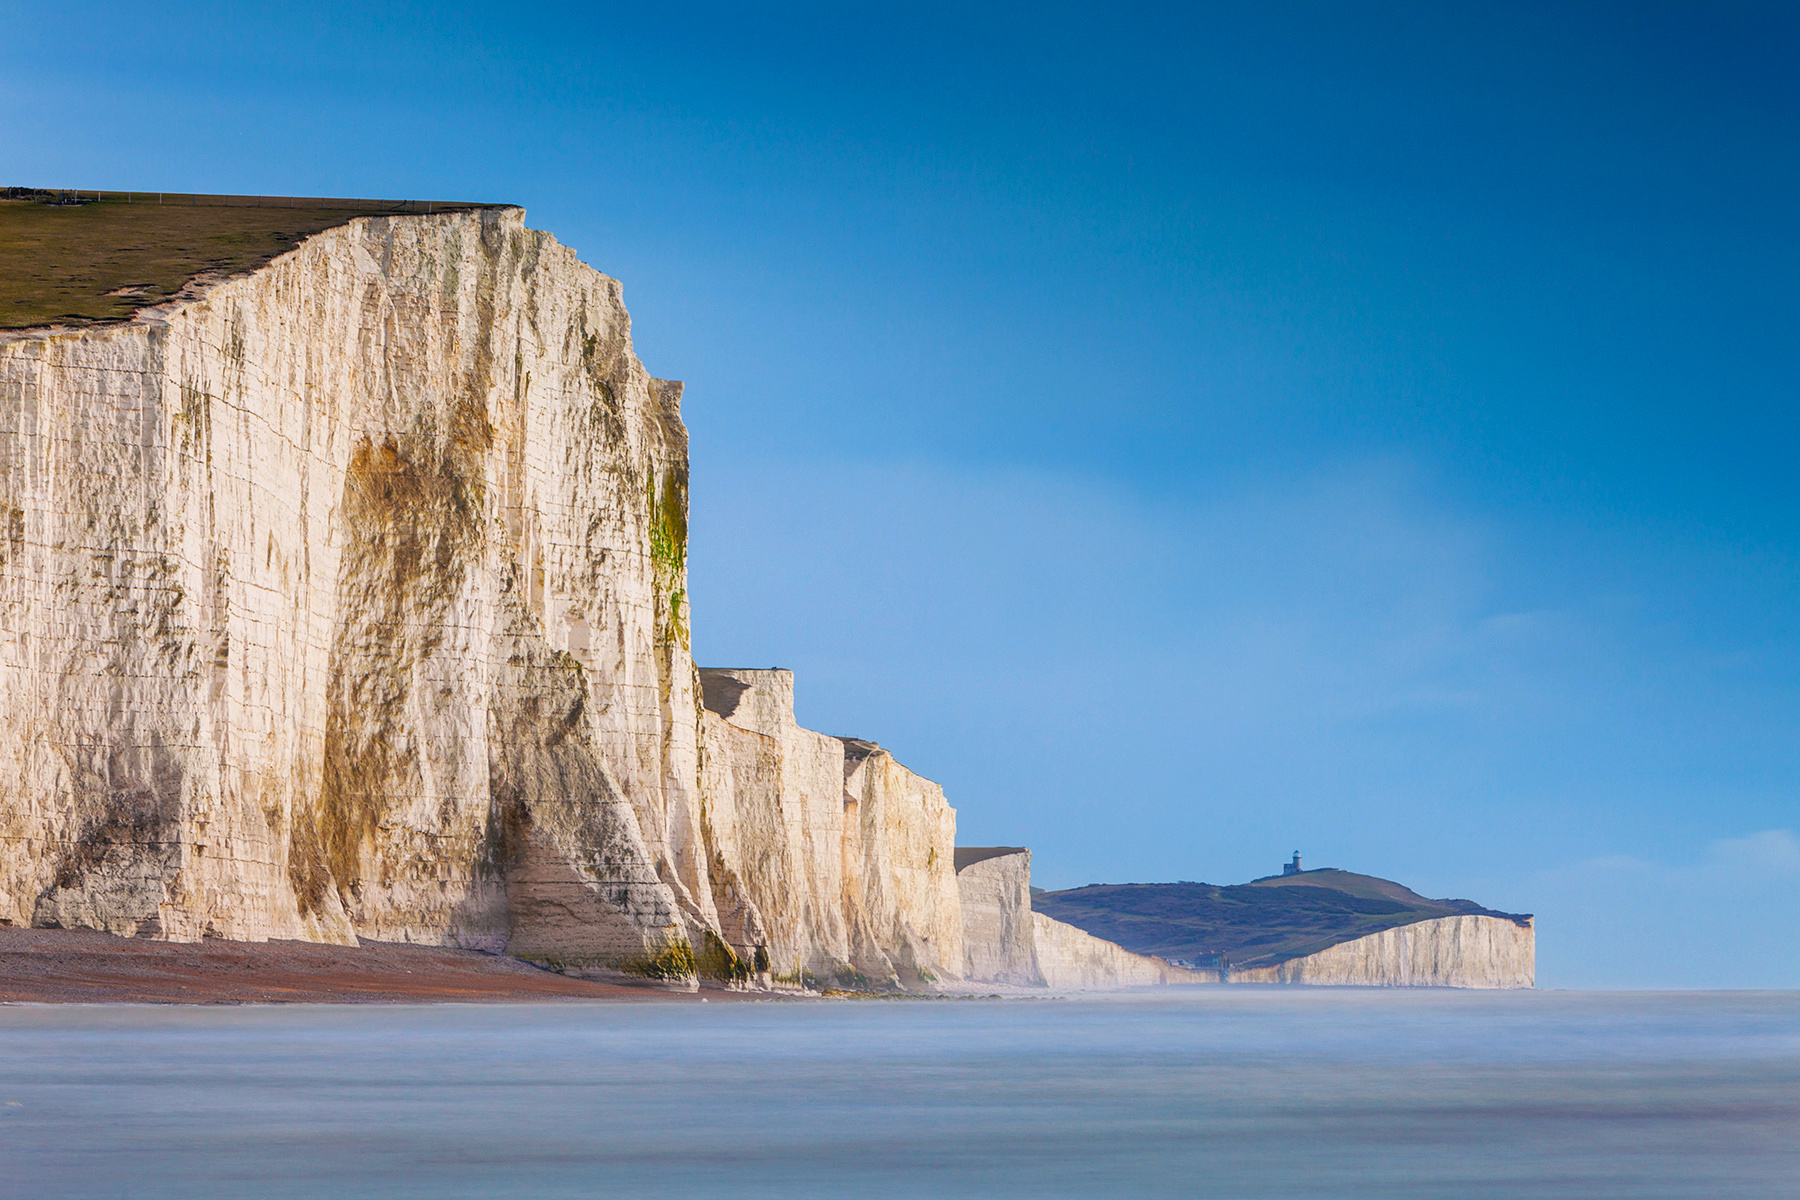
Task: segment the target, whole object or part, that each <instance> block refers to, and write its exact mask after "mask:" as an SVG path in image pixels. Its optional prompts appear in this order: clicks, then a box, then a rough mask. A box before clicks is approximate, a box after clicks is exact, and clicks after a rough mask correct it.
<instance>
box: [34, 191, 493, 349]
mask: <svg viewBox="0 0 1800 1200" xmlns="http://www.w3.org/2000/svg"><path fill="white" fill-rule="evenodd" d="M480 207H485V206H483V205H474V204H450V203H442V202H438V201H416V200H413V201H407V200H334V199H326V198H320V197H296V196H201V195H187V194H181V195H178V194H176V193H173V192H165V193H158V192H89V191H80V192H61V191H57V192H51V191H43V190H40V189H36V188H6V189H4V190H0V329H29V328H32V327H34V326H40V325H73V326H85V325H100V324H105V323H107V322H111V321H126V320H130V319H131V316H132V315H133V314H134V313H136V312H138V311H139V310H141V309H145V308H149V307H150V306H152V305H155V304H161V303H162V302H163V301H165V300H168V299H169V298H170V297H172V296H174V295H175V294H176V293H178V292H180V291H181V289H182V287H183V286H185V285H186V284H187V282H188V281H189V280H191V279H193V278H195V277H196V276H199V275H210V274H219V275H234V274H238V273H240V272H243V271H251V270H255V269H256V268H257V267H260V266H262V265H263V264H264V263H266V262H268V261H269V260H270V259H272V258H275V257H276V256H277V255H281V254H285V253H286V252H287V251H289V250H292V249H293V248H294V247H296V246H298V245H299V244H300V243H301V242H303V241H305V240H306V239H307V238H309V237H311V236H313V235H314V234H316V233H320V232H323V231H324V230H326V229H330V228H331V227H332V226H334V225H342V224H344V223H345V222H347V221H350V220H353V219H355V218H357V217H364V216H380V215H383V214H388V215H392V214H397V213H409V212H410V213H422V212H449V211H453V210H456V209H466V208H480Z"/></svg>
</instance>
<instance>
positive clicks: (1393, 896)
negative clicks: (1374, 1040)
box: [1031, 867, 1531, 968]
mask: <svg viewBox="0 0 1800 1200" xmlns="http://www.w3.org/2000/svg"><path fill="white" fill-rule="evenodd" d="M1031 906H1032V907H1033V908H1034V909H1036V910H1037V911H1039V912H1041V913H1043V914H1044V915H1045V916H1047V917H1051V918H1054V919H1055V920H1058V921H1063V922H1065V923H1067V924H1070V925H1074V926H1075V927H1077V928H1079V929H1084V930H1086V931H1087V932H1089V933H1091V934H1093V935H1094V936H1095V937H1100V938H1105V939H1106V940H1107V941H1110V942H1117V943H1118V944H1119V945H1121V946H1123V947H1125V948H1126V949H1127V950H1135V951H1137V952H1138V953H1140V954H1156V955H1160V956H1161V957H1163V958H1173V959H1182V960H1184V961H1187V962H1198V963H1204V962H1207V961H1210V960H1211V959H1212V958H1214V957H1215V956H1222V957H1223V958H1224V959H1225V961H1227V962H1228V963H1229V964H1230V965H1231V966H1233V967H1236V968H1251V967H1267V966H1273V965H1274V964H1276V963H1280V962H1286V961H1287V960H1289V959H1293V958H1301V957H1304V956H1305V955H1308V954H1316V953H1318V952H1319V951H1320V950H1323V949H1325V948H1326V947H1327V946H1334V945H1336V944H1338V943H1339V942H1347V941H1351V940H1352V939H1355V938H1359V937H1363V936H1365V935H1367V934H1371V933H1380V932H1381V931H1382V930H1384V929H1394V928H1397V927H1399V926H1401V925H1411V924H1413V923H1415V922H1418V921H1430V920H1434V919H1436V918H1438V917H1451V916H1462V915H1475V916H1487V917H1502V918H1505V919H1507V920H1511V921H1516V922H1520V923H1524V922H1526V921H1529V920H1530V919H1531V918H1530V917H1529V916H1526V915H1523V914H1519V913H1503V912H1495V911H1494V910H1492V909H1488V908H1483V907H1482V906H1481V905H1479V904H1476V903H1475V902H1474V901H1472V900H1431V899H1427V898H1426V897H1424V896H1421V895H1419V894H1418V893H1417V892H1414V891H1412V890H1411V889H1410V888H1407V887H1403V886H1402V885H1400V884H1398V883H1395V882H1393V881H1392V880H1388V879H1378V878H1376V877H1375V876H1373V875H1358V874H1355V873H1354V872H1351V871H1340V870H1337V869H1335V868H1330V867H1327V868H1323V869H1320V870H1316V871H1302V872H1300V873H1298V874H1295V875H1271V876H1268V877H1266V878H1263V879H1257V880H1252V881H1251V882H1250V883H1243V884H1235V885H1226V886H1221V885H1218V884H1211V883H1117V884H1090V885H1089V886H1087V887H1082V888H1071V889H1069V890H1067V891H1061V892H1035V893H1034V894H1033V896H1032V897H1031Z"/></svg>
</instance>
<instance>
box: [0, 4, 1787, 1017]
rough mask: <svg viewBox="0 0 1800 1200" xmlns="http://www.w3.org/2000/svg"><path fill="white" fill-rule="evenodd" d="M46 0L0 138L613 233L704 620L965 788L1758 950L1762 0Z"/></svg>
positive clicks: (105, 181) (1783, 937) (902, 753)
mask: <svg viewBox="0 0 1800 1200" xmlns="http://www.w3.org/2000/svg"><path fill="white" fill-rule="evenodd" d="M50 9H51V6H31V7H29V8H26V7H24V6H20V7H18V8H15V9H14V10H13V11H11V12H9V14H8V18H7V36H6V37H5V38H4V39H0V103H4V106H5V109H4V111H5V112H6V113H7V115H8V119H7V120H6V121H4V122H0V167H3V168H4V170H3V172H0V174H3V175H4V182H6V183H17V184H32V185H39V186H79V187H117V188H127V187H130V188H139V189H146V190H169V191H176V190H191V191H234V192H266V193H278V194H294V193H298V194H329V195H372V196H406V197H420V198H423V197H434V198H447V199H480V200H505V201H511V202H516V203H520V204H523V205H525V206H526V207H527V209H528V210H529V218H528V219H529V220H530V222H531V223H532V224H533V225H534V226H537V227H539V228H545V229H549V230H551V231H553V232H554V233H555V234H556V235H557V236H558V237H559V238H560V239H562V240H563V241H564V242H567V243H568V244H570V245H573V246H574V247H576V248H577V249H578V250H579V251H580V252H581V254H582V256H583V257H584V258H585V259H586V260H587V261H588V262H590V263H592V264H594V265H595V266H597V267H599V268H601V269H602V270H605V271H607V272H608V273H610V274H612V275H615V276H617V277H618V278H620V279H622V280H623V281H624V284H625V294H626V300H627V303H628V304H629V305H630V306H631V309H632V312H633V315H634V321H635V332H636V339H637V345H638V350H639V353H640V355H641V356H642V357H643V359H644V361H645V363H646V364H647V365H648V366H649V367H650V369H651V370H652V371H653V372H655V373H657V374H660V375H664V376H667V377H671V378H680V379H684V380H686V381H687V382H688V391H687V400H686V413H687V418H688V423H689V426H690V428H691V429H692V431H693V455H694V471H695V482H694V489H693V505H694V512H693V540H692V552H693V558H692V563H691V570H692V580H693V586H692V591H693V597H694V603H695V650H696V653H697V655H698V656H699V657H700V658H701V660H702V661H704V662H708V663H715V664H721V665H782V666H789V667H793V668H794V669H795V670H796V671H797V672H798V673H799V684H798V687H799V705H800V715H801V717H802V719H803V720H804V721H806V722H807V723H809V724H811V725H813V726H814V727H817V728H821V729H825V730H827V731H830V732H837V733H846V734H855V735H858V736H864V737H871V738H874V739H876V740H878V741H880V742H882V743H883V744H884V745H886V746H888V747H890V748H891V749H893V750H894V751H895V752H896V753H897V754H898V755H899V757H900V758H901V760H902V761H904V762H906V763H908V764H909V765H910V766H912V767H914V768H915V769H916V770H919V771H921V772H923V773H925V774H928V775H930V776H931V777H933V778H935V779H937V780H939V781H940V782H941V783H943V784H944V786H945V788H946V790H947V791H948V793H949V795H950V796H951V798H952V801H953V803H955V804H956V805H957V806H958V809H959V814H960V827H961V830H962V839H961V840H963V841H964V842H965V843H966V844H983V843H995V842H999V843H1013V842H1023V843H1027V844H1029V845H1031V846H1032V847H1033V848H1034V850H1035V852H1036V858H1035V860H1034V861H1035V863H1036V866H1037V871H1038V875H1039V881H1040V882H1041V883H1045V884H1048V885H1050V886H1071V885H1079V884H1082V883H1088V882H1098V881H1124V880H1163V879H1205V880H1209V881H1214V882H1235V881H1239V880H1243V879H1247V878H1250V877H1252V876H1255V875H1260V874H1264V873H1267V872H1269V871H1272V870H1274V869H1275V867H1276V866H1277V865H1278V863H1279V862H1280V861H1281V860H1282V859H1284V858H1285V857H1286V855H1287V854H1288V852H1290V851H1292V850H1293V849H1295V848H1296V847H1298V848H1299V849H1300V850H1301V851H1302V852H1303V853H1304V854H1305V856H1306V859H1307V861H1308V863H1309V864H1312V865H1336V866H1343V867H1347V868H1351V869H1355V870H1362V871H1368V872H1371V873H1375V874H1380V875H1386V876H1389V877H1393V878H1397V879H1400V880H1402V881H1403V882H1406V883H1408V884H1409V885H1411V886H1414V887H1416V888H1418V889H1419V890H1420V891H1423V892H1425V893H1427V894H1430V895H1456V896H1470V897H1473V898H1475V899H1479V900H1481V901H1483V902H1484V903H1488V904H1491V905H1495V906H1497V907H1505V908H1511V909H1516V910H1525V911H1533V912H1536V913H1537V914H1539V917H1540V921H1539V928H1540V933H1539V964H1540V980H1541V982H1543V983H1545V984H1547V985H1552V986H1614V985H1617V986H1787V987H1793V986H1800V904H1797V903H1796V901H1795V896H1796V894H1797V889H1800V834H1797V831H1800V802H1797V795H1800V792H1797V789H1800V629H1797V628H1796V621H1795V615H1794V614H1795V603H1794V600H1795V596H1796V594H1797V589H1796V584H1797V583H1800V578H1797V577H1800V563H1797V562H1796V550H1797V549H1800V505H1797V504H1796V500H1797V498H1800V492H1797V489H1796V484H1795V470H1794V455H1795V449H1796V441H1797V439H1796V433H1797V429H1796V426H1797V424H1800V409H1797V407H1796V403H1795V401H1796V399H1797V396H1796V392H1797V390H1800V389H1797V386H1796V385H1797V384H1800V355H1797V352H1796V345H1797V344H1800V342H1797V340H1796V336H1795V331H1796V328H1797V322H1796V317H1797V316H1800V303H1797V300H1796V288H1795V282H1794V281H1795V280H1796V278H1800V272H1797V271H1796V267H1800V261H1797V260H1800V222H1796V220H1795V217H1796V214H1797V213H1800V204H1797V201H1800V85H1797V84H1796V82H1795V80H1796V78H1797V73H1796V72H1795V70H1794V64H1795V62H1796V61H1800V10H1796V9H1794V8H1793V7H1792V6H1780V5H1768V6H1760V5H1691V6H1683V5H1655V4H1630V5H1570V4H1548V5H1542V6H1533V5H1528V4H1506V5H1491V6H1482V5H1474V4H1468V5H1436V6H1425V5H1421V6H1405V5H1394V6H1380V5H1368V6H1349V5H1323V4H1322V5H1295V6H1283V5H1278V4H1246V5H1226V6H1218V7H1202V8H1193V7H1187V6H1181V7H1167V8H1165V7H1158V6H1135V7H1134V6H1118V5H1110V6H1098V5H1096V6H1090V7H1078V6H1057V5H1034V6H1029V7H1026V6H1020V7H1016V8H1001V7H998V6H994V7H988V8H984V9H981V10H980V11H973V12H972V11H970V10H969V9H968V8H967V6H942V7H933V6H928V5H909V6H905V7H903V8H902V7H891V8H884V9H865V10H857V9H854V8H850V7H846V6H841V5H839V6H818V7H788V8H780V9H771V8H757V7H746V6H720V7H709V6H647V5H633V6H629V7H619V8H612V7H608V6H604V5H582V6H571V7H567V8H553V7H538V8H529V7H524V6H519V7H515V8H501V7H496V6H493V5H480V6H476V5H459V4H455V3H436V4H432V5H385V6H384V5H369V4H358V5H340V4H333V3H315V4H311V5H307V6H304V7H303V8H301V9H298V10H296V11H294V12H290V13H282V12H279V11H276V10H271V9H259V8H258V7H257V6H254V5H242V4H237V5H212V6H205V5H185V4H179V3H177V4H172V5H163V6H156V7H146V6H144V5H141V4H134V5H117V6H115V5H106V4H80V3H73V4H64V5H61V6H57V7H56V9H55V11H50Z"/></svg>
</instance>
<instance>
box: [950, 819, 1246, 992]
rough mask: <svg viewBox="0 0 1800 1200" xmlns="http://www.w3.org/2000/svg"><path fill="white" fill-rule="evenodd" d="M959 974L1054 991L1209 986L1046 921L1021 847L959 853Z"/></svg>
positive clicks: (1208, 977) (1208, 976)
mask: <svg viewBox="0 0 1800 1200" xmlns="http://www.w3.org/2000/svg"><path fill="white" fill-rule="evenodd" d="M956 882H957V886H958V888H959V889H960V891H961V894H962V919H963V948H964V968H963V973H964V976H965V977H966V978H967V979H969V980H971V981H974V982H980V983H1005V984H1012V985H1015V986H1021V987H1049V988H1055V989H1057V990H1060V991H1105V990H1110V989H1115V988H1127V987H1146V986H1150V985H1156V984H1169V983H1216V982H1218V974H1217V973H1216V972H1212V971H1188V970H1184V969H1183V968H1181V967H1177V966H1175V965H1173V964H1172V963H1169V962H1165V961H1164V960H1163V959H1160V958H1157V957H1155V956H1154V955H1149V954H1133V953H1132V952H1131V951H1129V950H1127V949H1125V948H1124V947H1123V946H1119V945H1116V944H1114V943H1112V942H1108V941H1104V940H1102V939H1101V938H1097V937H1094V936H1093V935H1092V934H1090V933H1087V932H1085V931H1083V930H1080V929H1077V928H1075V926H1073V925H1065V924H1064V923H1063V922H1061V921H1056V920H1052V919H1051V918H1049V917H1046V916H1045V915H1044V914H1042V913H1038V912H1033V911H1032V909H1031V851H1029V850H1026V849H1025V848H1023V847H1020V846H989V847H968V846H965V847H962V848H960V849H958V850H957V852H956Z"/></svg>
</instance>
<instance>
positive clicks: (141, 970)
mask: <svg viewBox="0 0 1800 1200" xmlns="http://www.w3.org/2000/svg"><path fill="white" fill-rule="evenodd" d="M741 995H742V993H733V992H727V991H715V990H711V989H709V990H707V991H705V992H702V993H699V994H695V993H692V992H678V991H670V990H666V989H663V988H659V987H655V986H642V987H638V986H631V985H626V984H619V983H600V982H596V981H593V980H587V979H572V978H570V977H568V976H566V975H558V974H556V973H554V972H552V971H545V970H541V969H540V968H537V967H534V966H531V965H530V964H528V963H523V962H520V961H519V960H517V959H512V958H504V957H501V956H499V955H494V954H482V953H479V952H477V951H473V950H449V949H443V948H439V947H434V946H409V945H401V944H397V943H392V942H364V943H363V944H362V945H360V946H321V945H316V944H314V943H311V942H283V941H275V942H228V941H220V940H208V941H203V942H159V941H151V940H148V939H142V938H125V937H117V936H115V935H113V934H108V933H98V932H95V931H92V930H85V929H19V928H13V927H8V928H0V1003H7V1002H11V1003H40V1004H43V1003H49V1004H57V1003H62V1004H95V1003H125V1004H284V1003H285V1004H298V1003H304V1004H420V1003H442V1002H446V1001H453V1002H474V1003H479V1002H504V1001H514V1002H517V1001H545V1000H612V1001H627V1002H638V1003H646V1002H648V1003H657V1002H661V1003H684V1002H685V1003H695V1002H698V1001H699V1000H701V999H702V998H705V999H709V1000H720V999H736V998H739V997H740V996H741Z"/></svg>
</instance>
